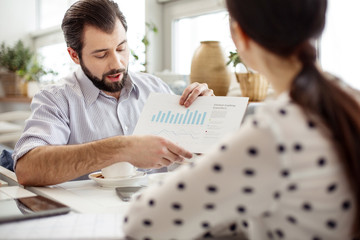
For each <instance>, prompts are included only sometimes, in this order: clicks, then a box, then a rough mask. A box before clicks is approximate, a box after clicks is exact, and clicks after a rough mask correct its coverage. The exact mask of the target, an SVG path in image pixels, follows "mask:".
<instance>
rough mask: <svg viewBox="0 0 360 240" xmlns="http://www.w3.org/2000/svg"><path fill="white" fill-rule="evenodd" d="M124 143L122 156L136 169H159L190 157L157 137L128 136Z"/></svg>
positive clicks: (165, 140) (181, 149) (187, 153)
mask: <svg viewBox="0 0 360 240" xmlns="http://www.w3.org/2000/svg"><path fill="white" fill-rule="evenodd" d="M126 141H127V142H128V143H127V144H126V148H125V149H124V151H123V153H122V154H126V155H127V156H128V157H129V160H128V162H130V163H131V164H133V165H134V166H136V167H138V168H161V167H165V166H168V165H170V164H172V163H174V162H182V161H183V160H184V158H191V157H192V154H191V153H190V152H188V151H186V150H185V149H183V148H181V147H179V146H177V145H176V144H174V143H172V142H171V141H169V140H167V139H165V138H162V137H158V136H128V137H127V140H126Z"/></svg>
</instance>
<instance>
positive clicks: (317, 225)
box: [123, 94, 355, 240]
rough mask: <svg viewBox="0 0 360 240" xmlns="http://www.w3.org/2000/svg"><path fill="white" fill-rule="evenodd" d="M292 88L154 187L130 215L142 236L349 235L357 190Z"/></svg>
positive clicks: (129, 226)
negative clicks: (294, 97) (291, 94)
mask: <svg viewBox="0 0 360 240" xmlns="http://www.w3.org/2000/svg"><path fill="white" fill-rule="evenodd" d="M320 125H321V124H320V123H319V122H317V121H315V120H314V119H311V118H308V117H306V116H305V115H304V114H303V112H302V111H301V109H300V108H299V107H298V106H297V105H295V104H293V103H291V101H290V100H289V97H288V95H287V94H283V95H281V96H280V97H279V98H278V99H277V100H274V101H272V102H268V103H266V104H264V105H263V106H262V107H259V108H258V109H257V111H256V113H255V114H254V115H252V116H250V117H248V118H247V119H246V122H245V123H244V125H243V126H242V127H241V128H240V130H239V131H238V132H237V133H236V134H235V135H233V136H231V137H229V138H227V139H223V140H222V141H221V143H220V144H219V145H217V146H214V147H213V150H212V151H211V152H210V153H208V154H206V156H204V157H202V158H200V159H198V160H197V161H196V162H195V163H194V164H191V165H190V164H189V165H184V166H182V167H181V168H179V169H178V170H176V171H175V172H174V173H173V174H171V175H169V176H168V177H167V178H166V179H165V180H164V181H163V182H162V183H159V184H154V185H152V186H150V187H148V188H147V189H146V190H145V191H144V192H142V193H141V195H139V196H138V197H137V198H136V199H134V200H133V202H132V203H131V204H130V208H129V210H128V211H127V212H126V214H125V217H124V223H123V229H124V232H125V235H126V236H129V237H132V238H135V239H144V240H145V239H197V238H208V237H209V238H211V237H214V238H220V239H222V238H224V237H225V236H227V237H235V238H237V239H242V238H244V239H251V240H262V239H269V240H271V239H290V240H325V239H326V240H332V239H333V240H340V239H341V240H347V239H349V240H350V239H351V237H350V236H349V235H350V231H351V227H352V222H353V219H354V214H353V213H354V211H353V209H354V208H355V206H354V203H355V201H354V197H353V195H352V193H351V191H350V190H349V185H348V183H347V180H346V177H345V175H344V171H343V169H342V167H341V164H340V163H339V161H340V160H339V159H338V158H337V156H336V153H335V151H334V147H333V146H332V142H331V141H330V140H329V137H328V136H329V133H328V134H326V131H320V129H321V126H320Z"/></svg>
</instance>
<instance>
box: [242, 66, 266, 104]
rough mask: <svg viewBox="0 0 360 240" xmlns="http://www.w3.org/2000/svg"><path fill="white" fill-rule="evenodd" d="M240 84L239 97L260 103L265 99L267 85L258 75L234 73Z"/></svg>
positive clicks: (262, 77)
mask: <svg viewBox="0 0 360 240" xmlns="http://www.w3.org/2000/svg"><path fill="white" fill-rule="evenodd" d="M236 79H237V81H238V82H239V84H240V90H241V96H243V97H248V98H249V101H262V100H264V99H265V98H266V95H267V91H268V87H269V83H268V81H267V80H266V79H265V78H264V76H262V75H260V74H258V73H236Z"/></svg>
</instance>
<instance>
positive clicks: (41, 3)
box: [37, 0, 76, 29]
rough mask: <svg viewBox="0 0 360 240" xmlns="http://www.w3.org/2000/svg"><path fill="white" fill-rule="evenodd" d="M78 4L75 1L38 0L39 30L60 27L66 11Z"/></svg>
mask: <svg viewBox="0 0 360 240" xmlns="http://www.w3.org/2000/svg"><path fill="white" fill-rule="evenodd" d="M74 2H76V1H75V0H67V1H64V0H38V3H37V4H38V9H39V15H38V19H39V20H38V21H39V23H38V24H39V26H38V28H39V29H46V28H49V27H54V26H58V25H59V23H61V21H62V19H63V17H64V14H65V11H66V10H67V9H68V7H69V6H70V5H71V4H72V3H74Z"/></svg>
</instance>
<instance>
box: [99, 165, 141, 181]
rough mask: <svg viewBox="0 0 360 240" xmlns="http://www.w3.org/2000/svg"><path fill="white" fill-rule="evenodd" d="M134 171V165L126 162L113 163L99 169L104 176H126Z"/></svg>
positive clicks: (131, 174)
mask: <svg viewBox="0 0 360 240" xmlns="http://www.w3.org/2000/svg"><path fill="white" fill-rule="evenodd" d="M135 173H136V167H135V166H134V165H132V164H131V163H128V162H118V163H114V164H112V165H110V166H108V167H105V168H103V169H101V174H102V175H103V176H104V178H119V177H120V178H126V177H130V176H133V175H134V174H135Z"/></svg>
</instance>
